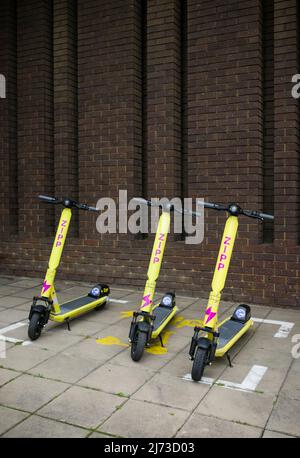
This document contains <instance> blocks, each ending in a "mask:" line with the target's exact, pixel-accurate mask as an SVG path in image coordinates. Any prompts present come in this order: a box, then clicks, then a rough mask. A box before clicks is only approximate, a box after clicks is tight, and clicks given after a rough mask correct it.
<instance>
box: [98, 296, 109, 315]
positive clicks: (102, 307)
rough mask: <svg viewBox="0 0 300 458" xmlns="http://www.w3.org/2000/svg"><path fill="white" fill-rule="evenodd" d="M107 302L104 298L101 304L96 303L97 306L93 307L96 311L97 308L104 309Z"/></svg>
mask: <svg viewBox="0 0 300 458" xmlns="http://www.w3.org/2000/svg"><path fill="white" fill-rule="evenodd" d="M107 302H108V300H107V299H106V301H104V302H102V304H101V305H98V306H97V307H95V310H96V312H98V311H99V310H102V309H104V307H105V306H106V304H107Z"/></svg>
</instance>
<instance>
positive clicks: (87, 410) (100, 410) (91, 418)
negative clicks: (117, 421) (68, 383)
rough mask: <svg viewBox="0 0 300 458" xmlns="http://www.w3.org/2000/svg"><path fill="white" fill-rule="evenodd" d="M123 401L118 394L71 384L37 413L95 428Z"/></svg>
mask: <svg viewBox="0 0 300 458" xmlns="http://www.w3.org/2000/svg"><path fill="white" fill-rule="evenodd" d="M123 402H124V398H120V397H119V396H113V395H111V394H107V393H103V392H100V391H95V390H89V389H87V388H82V387H79V386H73V387H71V388H70V389H69V390H68V391H66V392H65V393H63V394H62V395H61V396H59V397H57V398H56V399H54V400H53V401H52V402H50V403H49V404H48V405H47V406H45V407H43V408H42V409H41V410H39V412H38V413H39V414H40V415H42V416H46V417H49V418H52V419H56V420H59V421H65V422H67V423H71V424H73V425H76V426H83V427H86V428H96V427H97V426H98V425H99V424H100V423H101V422H103V421H104V420H105V419H107V418H108V417H110V416H111V414H112V413H113V412H114V411H115V410H116V408H117V407H118V406H120V405H121V404H123Z"/></svg>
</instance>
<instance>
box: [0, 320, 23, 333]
mask: <svg viewBox="0 0 300 458" xmlns="http://www.w3.org/2000/svg"><path fill="white" fill-rule="evenodd" d="M26 324H28V322H27V321H19V322H18V323H14V324H11V325H9V326H6V327H5V328H2V329H0V334H6V333H7V332H9V331H13V330H14V329H18V328H21V327H22V326H26Z"/></svg>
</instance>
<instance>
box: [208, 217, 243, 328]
mask: <svg viewBox="0 0 300 458" xmlns="http://www.w3.org/2000/svg"><path fill="white" fill-rule="evenodd" d="M238 225H239V221H238V217H236V216H229V217H228V218H227V221H226V224H225V228H224V232H223V237H222V241H221V246H220V249H219V254H218V258H217V262H216V266H215V271H214V276H213V279H212V283H211V287H212V291H211V293H210V295H209V299H208V305H207V308H206V313H205V319H204V325H205V326H207V327H210V328H212V329H214V330H215V329H216V327H217V322H218V309H219V305H220V300H221V293H222V291H223V288H224V286H225V282H226V278H227V273H228V269H229V265H230V259H231V255H232V251H233V247H234V242H235V238H236V234H237V230H238Z"/></svg>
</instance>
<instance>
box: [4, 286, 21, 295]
mask: <svg viewBox="0 0 300 458" xmlns="http://www.w3.org/2000/svg"><path fill="white" fill-rule="evenodd" d="M23 292H24V288H20V287H18V286H10V285H5V286H0V296H1V297H3V296H13V295H16V296H18V297H23V296H22V294H23Z"/></svg>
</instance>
